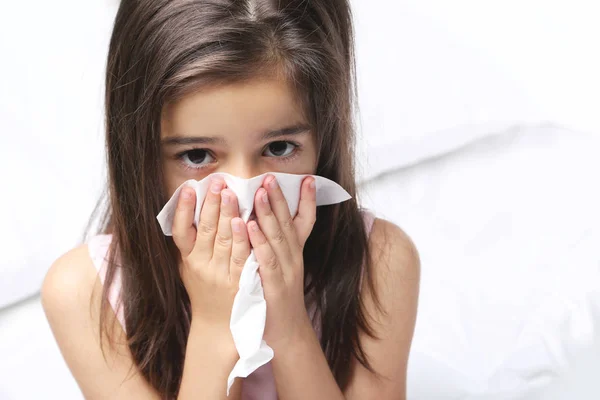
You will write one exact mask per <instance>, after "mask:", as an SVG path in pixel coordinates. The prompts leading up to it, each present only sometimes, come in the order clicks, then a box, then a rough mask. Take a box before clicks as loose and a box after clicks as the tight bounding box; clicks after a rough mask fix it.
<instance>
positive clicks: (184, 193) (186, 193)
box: [181, 189, 192, 200]
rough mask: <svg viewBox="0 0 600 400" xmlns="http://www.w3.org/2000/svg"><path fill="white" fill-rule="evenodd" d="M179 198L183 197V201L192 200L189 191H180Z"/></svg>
mask: <svg viewBox="0 0 600 400" xmlns="http://www.w3.org/2000/svg"><path fill="white" fill-rule="evenodd" d="M181 197H183V198H184V199H185V200H189V199H191V198H192V191H191V190H190V189H183V190H182V191H181Z"/></svg>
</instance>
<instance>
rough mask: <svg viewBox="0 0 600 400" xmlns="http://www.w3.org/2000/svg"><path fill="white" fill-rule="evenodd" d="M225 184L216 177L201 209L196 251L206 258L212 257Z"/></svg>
mask: <svg viewBox="0 0 600 400" xmlns="http://www.w3.org/2000/svg"><path fill="white" fill-rule="evenodd" d="M223 186H224V182H223V181H222V180H219V179H215V180H214V181H213V182H211V184H210V188H209V190H208V192H207V194H206V197H205V199H204V204H202V210H201V211H200V221H199V222H198V229H197V233H196V245H195V246H194V253H197V254H198V256H199V257H201V258H202V259H204V260H210V259H211V258H212V252H213V247H214V243H215V235H216V233H217V223H218V221H219V209H220V207H221V206H220V204H221V190H222V189H223Z"/></svg>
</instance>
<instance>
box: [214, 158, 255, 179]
mask: <svg viewBox="0 0 600 400" xmlns="http://www.w3.org/2000/svg"><path fill="white" fill-rule="evenodd" d="M221 171H222V172H227V173H228V174H231V175H233V176H237V177H239V178H243V179H250V178H253V177H255V176H257V175H260V174H262V173H263V172H261V171H260V167H259V166H258V165H256V163H254V162H252V161H251V160H246V159H244V158H242V157H239V158H237V159H232V160H231V162H230V163H228V164H227V165H225V166H224V167H223V168H222V169H221ZM265 172H266V171H265Z"/></svg>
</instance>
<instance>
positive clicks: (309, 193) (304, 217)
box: [294, 177, 317, 247]
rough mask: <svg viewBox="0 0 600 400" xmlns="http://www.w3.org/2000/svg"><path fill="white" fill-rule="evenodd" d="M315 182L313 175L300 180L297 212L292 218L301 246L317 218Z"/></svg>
mask: <svg viewBox="0 0 600 400" xmlns="http://www.w3.org/2000/svg"><path fill="white" fill-rule="evenodd" d="M315 184H316V182H315V178H313V177H307V178H306V179H304V181H303V182H302V187H301V189H300V203H299V204H298V214H297V215H296V218H294V226H295V227H296V232H297V233H298V242H299V243H300V245H301V246H302V247H304V244H305V243H306V240H307V239H308V237H309V236H310V232H312V230H313V227H314V226H315V221H316V220H317V189H316V185H315Z"/></svg>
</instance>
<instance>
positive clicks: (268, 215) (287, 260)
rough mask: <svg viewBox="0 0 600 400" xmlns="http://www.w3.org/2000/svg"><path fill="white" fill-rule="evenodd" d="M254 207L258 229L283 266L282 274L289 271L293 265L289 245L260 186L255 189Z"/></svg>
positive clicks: (265, 193) (267, 197) (264, 191)
mask: <svg viewBox="0 0 600 400" xmlns="http://www.w3.org/2000/svg"><path fill="white" fill-rule="evenodd" d="M254 209H255V210H256V218H257V221H258V225H259V227H260V230H261V232H262V234H264V236H265V237H266V240H267V241H268V242H269V245H270V247H271V248H272V250H273V252H274V253H275V255H276V256H277V257H278V258H279V260H280V261H281V264H282V266H283V268H284V271H283V272H284V274H287V273H291V271H290V270H288V269H289V268H291V266H292V265H293V259H292V253H291V250H290V245H289V243H288V241H287V238H286V236H285V233H284V232H283V229H282V228H281V225H280V224H279V221H278V220H277V217H276V216H275V213H274V212H273V210H272V209H271V206H270V202H269V196H268V194H267V191H266V190H265V189H264V188H260V189H258V190H257V191H256V197H255V199H254Z"/></svg>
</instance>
